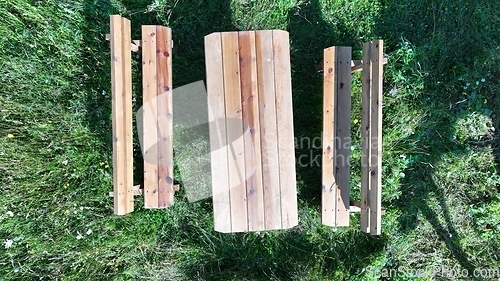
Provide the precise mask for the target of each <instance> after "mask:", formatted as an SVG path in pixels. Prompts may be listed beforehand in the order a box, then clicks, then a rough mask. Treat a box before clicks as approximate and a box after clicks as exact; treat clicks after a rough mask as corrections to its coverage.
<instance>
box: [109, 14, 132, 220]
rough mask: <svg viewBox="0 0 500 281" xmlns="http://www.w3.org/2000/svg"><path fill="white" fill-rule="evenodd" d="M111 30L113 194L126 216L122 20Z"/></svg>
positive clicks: (115, 21) (115, 20) (116, 209)
mask: <svg viewBox="0 0 500 281" xmlns="http://www.w3.org/2000/svg"><path fill="white" fill-rule="evenodd" d="M110 28H111V42H110V43H111V92H112V97H113V103H112V116H113V118H112V119H113V192H114V194H116V195H117V196H115V197H114V213H115V214H116V215H124V214H126V213H127V212H128V207H127V205H128V204H127V198H128V196H127V194H126V193H127V186H126V185H127V175H126V170H125V167H126V166H125V165H126V159H125V158H126V154H125V149H126V144H125V139H126V137H125V127H124V122H123V120H124V103H125V100H124V99H125V96H124V73H123V66H124V63H123V60H124V57H123V53H124V50H123V34H122V20H121V17H120V16H118V15H112V16H111V17H110Z"/></svg>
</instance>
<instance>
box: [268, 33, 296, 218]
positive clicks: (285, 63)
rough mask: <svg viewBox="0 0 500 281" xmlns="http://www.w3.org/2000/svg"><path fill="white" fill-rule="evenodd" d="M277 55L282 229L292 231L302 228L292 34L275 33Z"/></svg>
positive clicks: (275, 51) (275, 54) (275, 76)
mask: <svg viewBox="0 0 500 281" xmlns="http://www.w3.org/2000/svg"><path fill="white" fill-rule="evenodd" d="M273 54H274V78H275V81H274V83H275V89H276V117H277V120H276V121H277V127H278V153H279V154H278V155H279V156H278V158H279V168H280V190H281V221H282V228H291V227H293V226H296V225H297V224H298V214H297V189H296V174H295V150H294V149H295V148H294V143H293V136H294V135H293V111H292V82H291V69H290V43H289V39H288V32H286V31H282V30H273Z"/></svg>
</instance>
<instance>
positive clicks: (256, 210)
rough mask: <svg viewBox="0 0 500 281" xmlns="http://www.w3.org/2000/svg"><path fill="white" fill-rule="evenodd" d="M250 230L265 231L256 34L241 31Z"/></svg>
mask: <svg viewBox="0 0 500 281" xmlns="http://www.w3.org/2000/svg"><path fill="white" fill-rule="evenodd" d="M238 36H239V39H238V40H239V51H240V78H241V98H242V111H243V112H242V113H243V121H244V122H245V123H246V125H247V126H245V127H246V131H245V133H244V147H245V174H246V188H247V190H246V191H247V204H248V230H250V231H258V230H265V226H264V194H263V186H262V163H261V147H260V138H261V136H260V124H259V120H260V119H259V93H258V85H257V62H256V46H255V32H254V31H244V32H239V35H238Z"/></svg>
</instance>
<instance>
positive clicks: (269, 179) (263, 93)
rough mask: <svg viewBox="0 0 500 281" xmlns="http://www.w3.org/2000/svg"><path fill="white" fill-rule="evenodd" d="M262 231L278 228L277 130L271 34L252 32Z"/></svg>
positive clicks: (279, 202)
mask: <svg viewBox="0 0 500 281" xmlns="http://www.w3.org/2000/svg"><path fill="white" fill-rule="evenodd" d="M255 45H256V47H257V50H256V55H257V80H258V92H259V121H260V134H261V138H260V145H261V151H262V153H261V158H262V159H261V160H262V183H263V190H264V220H265V228H266V229H267V230H270V229H280V228H281V194H280V178H279V166H278V142H277V139H278V131H277V127H276V106H275V105H276V96H275V89H274V60H273V32H272V31H271V30H261V31H256V32H255Z"/></svg>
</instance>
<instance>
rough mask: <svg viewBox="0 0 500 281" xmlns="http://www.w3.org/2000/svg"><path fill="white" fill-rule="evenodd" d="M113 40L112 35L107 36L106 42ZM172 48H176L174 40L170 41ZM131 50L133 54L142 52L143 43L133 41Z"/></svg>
mask: <svg viewBox="0 0 500 281" xmlns="http://www.w3.org/2000/svg"><path fill="white" fill-rule="evenodd" d="M110 38H111V35H110V34H106V40H109V39H110ZM170 46H171V47H172V48H174V40H171V41H170ZM130 50H131V51H132V52H140V51H142V42H141V40H132V42H131V44H130Z"/></svg>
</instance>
